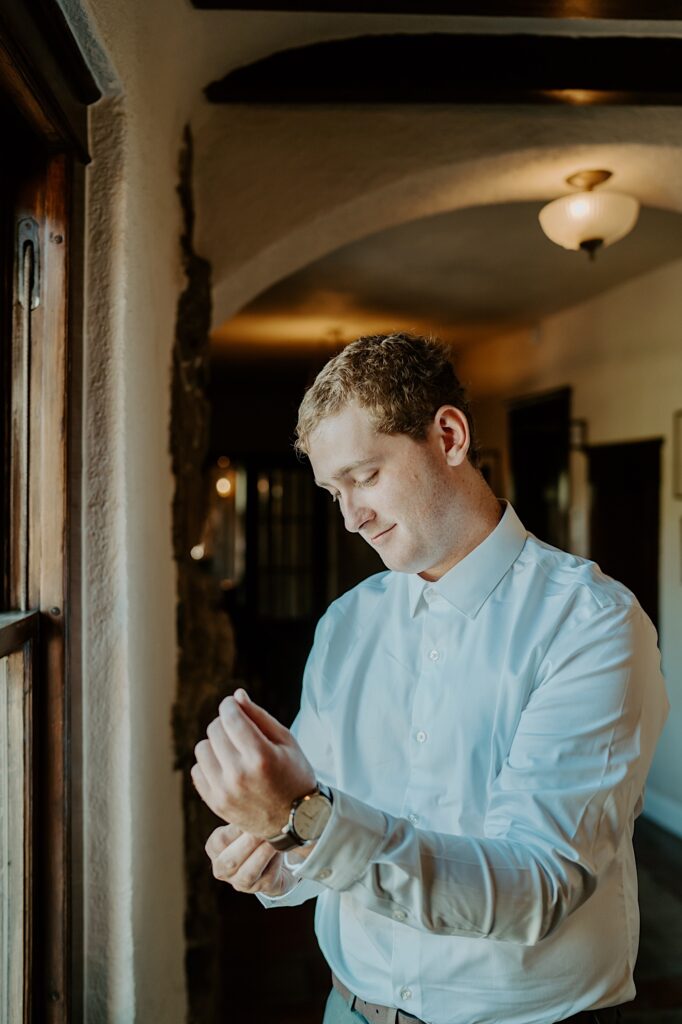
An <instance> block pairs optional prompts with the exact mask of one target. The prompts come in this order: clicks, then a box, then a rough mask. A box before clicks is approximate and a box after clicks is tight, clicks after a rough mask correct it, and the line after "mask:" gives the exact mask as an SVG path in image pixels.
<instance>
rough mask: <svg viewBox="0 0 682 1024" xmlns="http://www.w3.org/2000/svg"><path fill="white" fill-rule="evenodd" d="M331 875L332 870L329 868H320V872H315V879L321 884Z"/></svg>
mask: <svg viewBox="0 0 682 1024" xmlns="http://www.w3.org/2000/svg"><path fill="white" fill-rule="evenodd" d="M331 873H332V869H331V868H322V870H321V871H318V872H317V877H318V878H319V880H320V881H321V882H324V880H325V878H329V876H330V875H331Z"/></svg>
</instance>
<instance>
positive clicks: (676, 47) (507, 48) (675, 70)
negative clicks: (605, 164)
mask: <svg viewBox="0 0 682 1024" xmlns="http://www.w3.org/2000/svg"><path fill="white" fill-rule="evenodd" d="M680 67H682V39H673V38H669V37H661V36H657V37H647V38H633V37H625V36H623V37H612V36H592V37H584V36H583V37H569V36H556V35H555V36H550V35H546V36H538V35H485V34H484V35H467V34H463V35H458V34H445V33H434V34H425V35H382V36H360V37H357V38H354V39H344V40H333V41H331V42H322V43H315V44H312V45H309V46H304V47H299V48H297V49H292V50H284V51H282V52H280V53H276V54H273V55H271V56H269V57H266V58H264V59H263V60H260V61H258V62H256V63H255V64H251V65H247V66H245V67H241V68H237V69H236V70H234V71H231V72H230V73H229V74H228V75H226V76H225V77H224V78H223V79H222V80H220V81H217V82H213V83H211V84H210V85H209V86H207V88H206V90H205V91H206V96H207V98H208V99H209V100H210V101H211V102H213V103H254V104H268V105H269V104H294V105H295V104H303V105H311V106H312V105H320V104H340V105H346V104H385V103H416V104H420V103H424V104H443V103H448V104H452V103H564V104H570V105H584V104H604V103H609V104H617V103H628V104H639V105H641V104H644V105H646V104H657V105H660V104H663V105H670V104H672V105H679V104H680V103H682V76H681V75H680V74H679V68H680Z"/></svg>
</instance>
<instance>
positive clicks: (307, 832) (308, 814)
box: [268, 782, 333, 851]
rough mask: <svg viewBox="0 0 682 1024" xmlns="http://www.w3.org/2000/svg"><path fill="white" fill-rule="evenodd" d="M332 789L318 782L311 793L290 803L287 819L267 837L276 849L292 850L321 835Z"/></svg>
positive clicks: (330, 806) (327, 819) (327, 814)
mask: <svg viewBox="0 0 682 1024" xmlns="http://www.w3.org/2000/svg"><path fill="white" fill-rule="evenodd" d="M332 803H333V797H332V791H331V790H330V789H329V787H328V786H325V785H324V784H323V783H322V782H318V783H317V785H316V787H315V789H314V790H313V791H312V793H306V794H305V796H300V797H298V799H297V800H294V802H293V803H292V805H291V810H290V811H289V820H288V821H287V823H286V825H285V826H284V828H283V829H282V831H281V832H278V833H277V835H275V836H272V838H271V839H268V842H269V843H270V846H274V848H275V849H276V850H281V851H284V850H293V848H294V847H295V846H307V845H308V843H314V842H315V840H316V839H319V838H320V836H321V835H322V831H323V829H324V827H325V825H326V824H327V822H328V821H329V818H330V817H331V813H332Z"/></svg>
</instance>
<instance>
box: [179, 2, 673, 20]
mask: <svg viewBox="0 0 682 1024" xmlns="http://www.w3.org/2000/svg"><path fill="white" fill-rule="evenodd" d="M192 4H193V6H194V7H197V8H199V9H203V10H220V11H290V12H294V13H295V12H309V13H312V14H387V15H391V14H393V15H394V14H414V15H425V14H438V15H443V16H448V17H452V16H453V15H454V16H459V17H481V18H546V19H547V20H557V19H562V20H563V19H574V18H577V19H607V20H621V21H678V20H680V19H681V18H682V12H681V11H680V3H679V0H649V2H648V3H646V4H645V3H642V2H641V0H561V2H560V0H549V2H547V0H366V2H364V3H362V2H361V0H330V2H329V3H321V2H320V0H310V2H309V3H306V2H305V0H298V2H294V3H292V2H291V0H289V2H287V0H271V2H270V3H245V2H243V0H241V2H240V0H234V2H230V0H192Z"/></svg>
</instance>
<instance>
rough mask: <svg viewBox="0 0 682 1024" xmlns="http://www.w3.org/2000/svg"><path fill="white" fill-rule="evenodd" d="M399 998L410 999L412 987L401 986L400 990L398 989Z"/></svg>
mask: <svg viewBox="0 0 682 1024" xmlns="http://www.w3.org/2000/svg"><path fill="white" fill-rule="evenodd" d="M400 998H401V999H405V1000H408V999H411V998H412V989H411V988H401V990H400Z"/></svg>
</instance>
